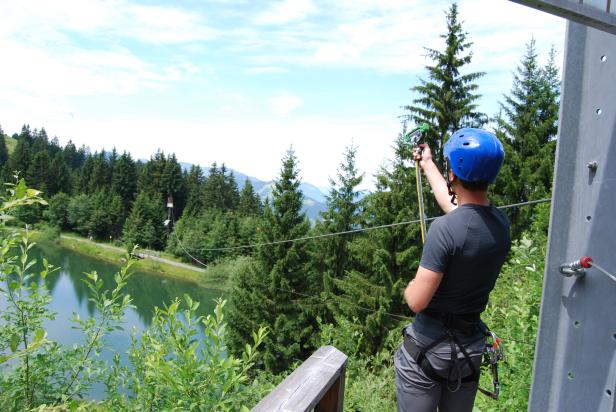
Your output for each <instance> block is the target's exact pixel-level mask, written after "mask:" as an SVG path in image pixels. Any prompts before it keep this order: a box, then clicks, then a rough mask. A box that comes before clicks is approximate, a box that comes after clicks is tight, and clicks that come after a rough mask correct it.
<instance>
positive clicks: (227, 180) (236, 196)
mask: <svg viewBox="0 0 616 412" xmlns="http://www.w3.org/2000/svg"><path fill="white" fill-rule="evenodd" d="M226 170H227V168H226V166H225V165H224V163H223V165H222V168H221V172H222V176H223V182H224V185H223V199H224V210H236V209H237V206H238V204H239V203H240V192H239V190H238V188H237V182H236V181H235V175H234V174H233V171H230V172H229V174H226Z"/></svg>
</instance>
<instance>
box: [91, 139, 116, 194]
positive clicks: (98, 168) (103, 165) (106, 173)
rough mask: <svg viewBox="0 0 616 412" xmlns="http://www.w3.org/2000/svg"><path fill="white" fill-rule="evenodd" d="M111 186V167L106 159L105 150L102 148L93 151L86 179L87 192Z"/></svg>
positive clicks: (94, 191)
mask: <svg viewBox="0 0 616 412" xmlns="http://www.w3.org/2000/svg"><path fill="white" fill-rule="evenodd" d="M110 186H111V169H110V167H109V162H108V160H107V152H105V150H104V149H103V150H102V151H101V152H100V153H94V156H93V158H92V171H91V174H90V180H89V181H88V193H96V192H98V191H100V190H107V189H109V187H110Z"/></svg>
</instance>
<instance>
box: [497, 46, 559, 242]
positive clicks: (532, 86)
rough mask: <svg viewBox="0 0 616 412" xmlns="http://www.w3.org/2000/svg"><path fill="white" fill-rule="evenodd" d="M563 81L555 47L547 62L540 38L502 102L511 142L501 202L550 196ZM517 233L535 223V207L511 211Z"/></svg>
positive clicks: (503, 127) (503, 130)
mask: <svg viewBox="0 0 616 412" xmlns="http://www.w3.org/2000/svg"><path fill="white" fill-rule="evenodd" d="M559 97H560V80H559V74H558V69H557V68H556V65H555V51H554V50H553V49H552V51H551V52H550V56H549V60H548V63H547V64H546V65H545V66H544V67H541V66H540V65H539V62H538V56H537V52H536V48H535V40H534V39H531V41H530V42H529V43H528V44H527V47H526V53H525V55H524V56H523V57H522V60H521V62H520V64H519V66H518V68H517V72H516V74H515V75H514V79H513V85H512V90H511V94H510V95H508V96H505V102H504V103H503V104H501V110H502V111H501V114H500V115H499V116H498V117H497V119H496V121H497V129H496V134H497V136H498V137H499V138H500V140H501V141H502V142H503V145H504V146H505V163H504V165H503V168H502V171H501V173H500V174H499V177H498V179H497V181H496V184H495V185H494V193H495V199H498V201H499V203H503V204H504V203H516V202H525V201H529V200H535V199H540V198H543V197H549V196H550V193H551V190H552V172H553V170H552V168H553V164H554V156H555V149H556V133H557V127H558V126H557V122H558V107H559ZM508 213H509V218H510V220H511V221H512V226H513V232H514V235H517V234H519V233H521V231H523V230H524V229H525V228H526V227H527V226H528V225H529V224H530V219H531V216H532V213H533V209H532V208H529V209H524V210H521V209H516V210H509V211H508Z"/></svg>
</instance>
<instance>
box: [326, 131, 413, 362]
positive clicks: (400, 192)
mask: <svg viewBox="0 0 616 412" xmlns="http://www.w3.org/2000/svg"><path fill="white" fill-rule="evenodd" d="M403 134H404V133H402V134H401V135H400V136H399V138H398V140H397V142H396V152H395V160H394V162H393V165H392V167H391V170H387V169H385V168H384V169H382V170H380V172H379V173H378V174H377V176H376V177H377V182H376V191H375V192H374V193H372V194H370V195H369V196H367V197H366V199H365V210H364V213H363V220H364V224H365V225H366V226H369V227H373V226H381V225H392V224H396V223H401V222H408V221H411V220H416V219H417V218H418V209H417V206H416V205H417V193H416V190H415V172H414V169H413V168H411V167H409V166H408V164H409V163H410V161H409V160H410V159H411V155H412V153H411V148H410V147H409V146H408V145H407V144H405V143H404V142H403V140H402V135H403ZM349 251H350V254H351V255H352V256H354V262H353V263H354V267H353V268H352V269H351V270H350V271H347V272H346V276H345V277H344V278H343V279H340V280H338V279H336V280H334V283H335V285H336V287H337V288H339V289H340V290H341V291H342V292H343V293H342V294H341V295H340V296H339V297H338V301H339V302H340V304H339V309H340V314H341V316H344V317H345V318H346V319H348V320H353V318H356V319H358V321H359V322H358V323H359V325H361V326H358V327H360V328H362V330H361V331H360V335H361V336H362V341H361V342H359V346H360V348H361V350H363V351H366V352H367V353H375V352H376V351H378V350H379V349H380V348H381V346H382V344H383V341H384V338H385V337H386V336H387V333H388V331H389V330H391V329H392V328H394V327H396V326H397V324H398V319H397V318H396V317H392V316H390V315H389V314H394V315H400V316H408V315H409V311H408V307H407V306H406V304H405V303H404V299H403V296H402V293H403V290H404V287H405V285H406V284H407V283H408V282H409V281H410V280H411V279H412V278H413V276H414V275H415V272H416V270H417V267H418V258H419V254H420V251H421V237H420V233H419V227H418V226H417V225H412V224H401V225H396V226H392V227H389V228H384V229H379V230H372V231H369V232H367V233H366V234H365V235H364V236H358V237H356V239H354V240H353V241H352V242H351V243H350V244H349ZM358 306H359V307H358ZM360 307H361V308H360ZM365 308H367V309H370V310H371V311H372V312H369V311H367V310H365Z"/></svg>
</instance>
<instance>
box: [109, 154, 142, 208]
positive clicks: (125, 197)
mask: <svg viewBox="0 0 616 412" xmlns="http://www.w3.org/2000/svg"><path fill="white" fill-rule="evenodd" d="M111 192H112V193H115V194H117V195H118V196H120V199H122V208H123V211H124V213H128V211H129V209H130V205H131V204H132V202H133V200H134V199H135V195H136V192H137V166H136V165H135V161H134V160H133V158H132V157H131V155H130V153H127V152H124V153H122V155H120V157H119V158H118V160H117V161H116V162H115V165H114V167H113V170H112V174H111Z"/></svg>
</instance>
